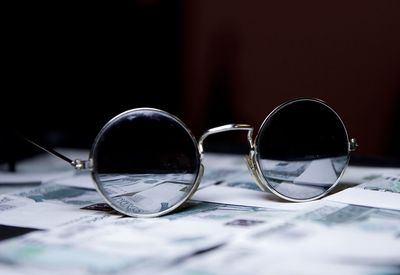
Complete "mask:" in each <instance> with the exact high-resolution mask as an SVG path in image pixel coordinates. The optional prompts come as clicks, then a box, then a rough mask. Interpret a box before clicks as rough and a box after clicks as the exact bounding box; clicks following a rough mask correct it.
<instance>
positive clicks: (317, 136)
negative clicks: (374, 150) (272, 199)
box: [256, 99, 349, 200]
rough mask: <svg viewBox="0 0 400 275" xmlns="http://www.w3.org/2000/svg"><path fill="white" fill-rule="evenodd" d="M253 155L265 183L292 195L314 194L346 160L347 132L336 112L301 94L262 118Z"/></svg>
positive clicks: (330, 182) (305, 197)
mask: <svg viewBox="0 0 400 275" xmlns="http://www.w3.org/2000/svg"><path fill="white" fill-rule="evenodd" d="M256 147H257V151H256V156H257V161H258V164H259V166H260V169H261V172H262V175H263V176H264V178H265V180H266V181H267V183H268V186H269V187H270V188H272V189H273V190H275V191H276V192H277V193H278V194H280V195H281V196H283V197H285V198H287V199H293V200H308V199H312V198H317V197H319V196H321V195H323V194H324V193H326V192H327V191H328V189H330V188H331V187H332V186H333V185H334V184H335V183H336V182H337V181H338V179H339V177H340V176H341V174H342V172H343V170H344V169H345V167H346V165H347V163H348V158H349V155H348V137H347V132H346V129H345V127H344V125H343V123H342V121H341V119H340V118H339V117H338V115H337V114H336V113H335V112H334V111H333V110H332V109H331V108H329V107H328V106H326V105H325V104H324V103H323V102H320V101H318V100H313V99H312V100H311V99H301V100H295V101H292V102H289V103H286V104H284V105H282V106H281V107H279V108H278V109H277V110H276V111H274V113H272V114H271V115H270V116H269V118H268V119H267V120H266V121H265V122H264V123H263V125H262V127H261V129H260V132H259V134H258V136H257V139H256Z"/></svg>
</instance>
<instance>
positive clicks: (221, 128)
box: [198, 124, 254, 155]
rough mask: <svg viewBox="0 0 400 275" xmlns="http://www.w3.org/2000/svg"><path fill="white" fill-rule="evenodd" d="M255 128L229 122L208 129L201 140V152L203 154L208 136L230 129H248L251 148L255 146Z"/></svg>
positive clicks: (199, 146)
mask: <svg viewBox="0 0 400 275" xmlns="http://www.w3.org/2000/svg"><path fill="white" fill-rule="evenodd" d="M253 130H254V128H253V127H252V126H251V125H248V124H227V125H222V126H218V127H215V128H211V129H209V130H207V131H206V132H205V133H204V134H203V135H202V136H201V137H200V140H199V145H198V148H199V152H200V155H202V154H203V143H204V140H205V139H206V137H208V136H210V135H214V134H218V133H223V132H229V131H247V141H248V142H249V145H250V148H251V149H252V148H253Z"/></svg>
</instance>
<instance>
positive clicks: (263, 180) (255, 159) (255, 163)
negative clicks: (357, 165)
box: [250, 98, 350, 202]
mask: <svg viewBox="0 0 400 275" xmlns="http://www.w3.org/2000/svg"><path fill="white" fill-rule="evenodd" d="M300 101H312V102H316V103H319V104H321V105H323V106H325V107H327V108H328V109H330V110H331V111H332V112H333V113H334V114H335V115H336V116H337V118H338V119H339V121H340V122H341V123H342V126H343V129H344V132H345V134H346V138H347V141H348V142H347V143H348V146H347V160H346V164H345V166H344V169H343V171H342V172H341V173H340V175H339V177H338V178H337V180H336V182H335V183H334V184H332V186H331V187H329V188H328V189H327V190H326V191H325V192H323V193H321V194H320V195H318V196H315V197H312V198H308V199H295V198H291V197H288V196H285V195H283V194H281V193H279V192H278V191H276V190H275V189H274V188H273V187H272V185H271V184H270V183H269V182H268V180H267V179H266V178H265V177H264V175H263V173H262V171H261V167H260V163H259V161H258V155H259V151H258V142H259V136H260V132H261V129H263V128H264V126H265V125H266V124H267V123H268V122H269V120H270V119H271V118H272V117H273V116H274V115H275V114H276V113H277V112H278V111H280V110H281V109H282V108H284V107H286V106H288V105H290V104H292V103H295V102H300ZM349 144H350V142H349V135H348V132H347V129H346V126H345V124H344V122H343V120H342V119H341V118H340V116H339V115H338V113H337V112H336V111H335V110H334V109H333V108H332V107H330V106H329V105H328V104H326V103H325V102H324V101H322V100H320V99H316V98H297V99H293V100H289V101H286V102H284V103H282V104H281V105H279V106H278V107H276V108H275V109H274V110H273V111H272V112H271V113H269V114H268V116H267V117H266V118H265V119H264V121H263V123H262V124H261V126H260V128H259V130H258V132H257V136H256V138H255V140H254V150H252V152H251V153H250V159H251V161H252V162H253V167H255V172H256V174H255V176H256V177H257V180H258V181H259V182H260V183H261V184H262V185H263V186H265V188H266V189H268V190H269V191H271V192H272V193H273V194H275V195H277V196H278V197H280V198H282V199H285V200H288V201H293V202H307V201H313V200H316V199H319V198H321V197H323V196H325V195H326V194H328V193H329V192H330V191H331V190H332V189H333V188H335V187H336V185H337V184H338V183H339V181H340V179H341V178H342V176H343V174H344V172H345V170H346V168H347V166H348V163H349V160H350V148H349V147H350V146H349Z"/></svg>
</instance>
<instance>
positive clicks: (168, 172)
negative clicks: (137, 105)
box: [90, 108, 200, 217]
mask: <svg viewBox="0 0 400 275" xmlns="http://www.w3.org/2000/svg"><path fill="white" fill-rule="evenodd" d="M90 159H91V161H92V162H93V163H92V176H93V178H94V180H95V182H96V184H97V188H98V190H99V192H100V193H101V194H103V196H104V198H105V199H106V201H107V202H108V203H109V204H110V205H111V206H112V207H113V208H114V209H116V210H117V211H119V212H121V213H124V214H126V215H129V216H134V217H152V216H159V215H162V214H165V213H168V212H170V211H172V210H174V209H175V208H177V207H178V206H179V205H181V204H182V203H183V202H185V201H186V200H187V199H188V198H189V197H190V196H191V194H192V193H193V192H194V191H195V189H196V188H197V184H198V180H197V178H198V175H199V169H200V156H199V152H198V149H197V143H196V141H195V139H194V138H193V136H192V135H191V134H190V132H189V131H188V130H187V128H186V127H185V126H184V124H183V123H182V122H181V121H180V120H178V119H177V118H175V117H174V116H172V115H170V114H168V113H166V112H163V111H160V110H156V109H148V108H145V109H144V108H143V109H134V110H130V111H127V112H125V113H122V114H120V115H118V116H117V117H115V118H113V119H112V120H111V121H110V122H108V123H107V124H106V125H105V126H104V127H103V129H102V130H101V131H100V133H99V135H98V136H97V138H96V140H95V143H94V145H93V148H92V151H91V156H90Z"/></svg>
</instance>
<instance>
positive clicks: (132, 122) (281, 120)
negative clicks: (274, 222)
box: [28, 98, 357, 217]
mask: <svg viewBox="0 0 400 275" xmlns="http://www.w3.org/2000/svg"><path fill="white" fill-rule="evenodd" d="M235 130H242V131H247V132H248V135H247V140H248V143H249V146H250V152H249V154H248V155H247V156H246V162H247V165H248V167H249V168H250V171H251V172H252V174H253V175H254V177H255V180H256V183H257V185H258V186H259V188H260V189H261V190H263V191H270V192H272V193H274V194H276V195H277V196H279V197H281V198H283V199H285V200H288V201H295V202H304V201H310V200H315V199H318V198H320V197H322V196H324V195H326V194H327V193H328V192H329V191H330V190H332V189H333V188H334V187H335V185H337V183H338V182H339V180H340V177H341V176H342V175H343V173H344V170H345V168H346V167H347V165H348V162H349V158H350V152H351V151H353V150H355V149H356V147H357V143H356V141H355V139H349V137H348V133H347V130H346V127H345V125H344V123H343V121H342V119H341V118H340V117H339V115H338V114H337V113H336V112H335V111H334V110H333V109H332V108H331V107H329V106H328V105H327V104H326V103H325V102H323V101H321V100H319V99H314V98H300V99H294V100H290V101H287V102H285V103H283V104H282V105H280V106H278V107H277V108H275V109H274V110H273V111H272V112H271V113H270V114H269V115H268V116H267V118H266V119H265V120H264V122H263V123H262V125H261V127H260V129H259V131H258V133H257V135H256V137H255V139H254V140H253V127H251V126H250V125H247V124H229V125H224V126H220V127H216V128H212V129H209V130H208V131H206V132H205V133H204V134H203V135H202V136H201V137H200V139H199V142H198V143H197V142H196V139H195V138H194V136H193V135H192V133H191V132H190V130H189V129H188V128H187V127H186V125H185V124H184V123H183V122H182V121H181V120H179V119H178V118H177V117H175V116H173V115H171V114H169V113H167V112H165V111H162V110H158V109H153V108H138V109H132V110H128V111H126V112H123V113H121V114H119V115H117V116H116V117H114V118H112V119H111V120H110V121H109V122H108V123H106V124H105V125H104V127H103V128H102V129H101V130H100V132H99V134H98V135H97V137H96V139H95V141H94V143H93V146H92V148H91V151H90V155H89V159H88V160H71V159H69V158H68V157H66V156H63V155H61V154H60V153H58V152H56V151H54V150H51V149H46V148H43V147H42V146H40V145H38V144H36V143H34V142H32V141H30V142H31V143H33V144H35V145H36V146H38V147H40V148H42V149H44V150H46V151H47V152H49V153H51V154H53V155H55V156H57V157H59V158H61V159H63V160H65V161H68V162H69V163H70V164H71V165H73V166H74V167H75V168H76V169H89V170H90V171H91V175H92V178H93V180H94V182H95V186H96V189H97V190H98V192H99V193H100V194H101V195H102V197H103V198H104V200H105V201H106V202H107V203H108V204H109V205H110V206H111V207H112V208H114V209H115V210H117V211H118V212H120V213H123V214H125V215H128V216H132V217H157V216H161V215H164V214H167V213H170V212H171V211H173V210H175V209H177V208H178V207H179V206H181V205H182V204H183V203H185V202H186V201H187V200H189V199H190V197H191V196H192V195H193V194H194V192H195V191H196V190H197V188H198V186H199V184H200V181H201V178H202V176H203V171H204V167H203V164H202V158H203V144H204V141H205V139H206V138H207V137H208V136H209V135H212V134H217V133H221V132H226V131H235ZM28 141H29V140H28Z"/></svg>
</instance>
